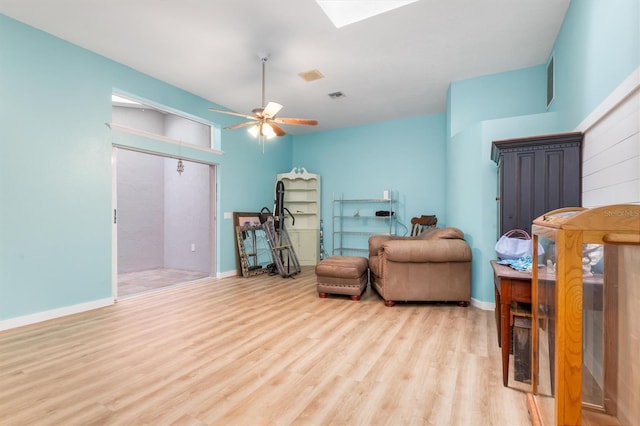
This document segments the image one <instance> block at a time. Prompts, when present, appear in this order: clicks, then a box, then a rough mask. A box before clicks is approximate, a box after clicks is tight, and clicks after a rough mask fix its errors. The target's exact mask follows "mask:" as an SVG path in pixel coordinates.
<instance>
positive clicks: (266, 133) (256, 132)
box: [247, 123, 277, 139]
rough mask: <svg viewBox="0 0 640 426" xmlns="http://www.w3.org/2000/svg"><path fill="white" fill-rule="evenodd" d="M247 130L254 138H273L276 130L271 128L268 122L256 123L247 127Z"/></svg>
mask: <svg viewBox="0 0 640 426" xmlns="http://www.w3.org/2000/svg"><path fill="white" fill-rule="evenodd" d="M247 131H248V132H249V134H250V135H251V136H253V137H254V138H259V137H265V138H267V139H273V138H275V137H276V136H277V135H276V132H275V131H274V130H273V127H271V125H269V123H262V124H260V123H256V124H255V125H253V126H251V127H249V128H248V129H247Z"/></svg>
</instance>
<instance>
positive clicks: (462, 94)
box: [446, 0, 640, 302]
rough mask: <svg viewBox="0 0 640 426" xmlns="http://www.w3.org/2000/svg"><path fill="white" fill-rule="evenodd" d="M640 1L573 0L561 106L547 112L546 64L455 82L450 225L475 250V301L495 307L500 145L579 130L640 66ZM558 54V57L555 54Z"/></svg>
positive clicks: (561, 56) (560, 41)
mask: <svg viewBox="0 0 640 426" xmlns="http://www.w3.org/2000/svg"><path fill="white" fill-rule="evenodd" d="M639 4H640V2H638V1H637V0H628V1H627V0H624V1H619V2H618V1H616V2H605V1H601V0H580V1H573V2H571V5H570V7H569V9H568V11H567V15H566V17H565V21H564V23H563V25H562V28H561V30H560V33H559V35H558V38H557V40H556V43H555V47H554V52H555V68H556V77H555V87H556V92H555V100H554V102H553V103H552V104H551V107H550V108H549V110H548V112H546V98H545V94H546V74H545V73H546V64H542V65H540V66H535V67H531V68H527V69H522V70H516V71H510V72H505V73H500V74H494V75H489V76H482V77H478V78H473V79H468V80H464V81H456V82H452V83H451V85H450V88H449V92H448V105H447V130H448V137H449V139H448V143H447V178H446V188H447V202H446V215H447V220H448V223H449V224H450V225H452V226H458V227H460V228H461V229H463V230H464V231H465V233H466V238H467V240H469V242H470V243H471V245H472V250H473V255H474V260H473V271H472V275H473V277H472V279H473V285H472V297H473V298H474V299H476V300H478V301H482V302H493V277H492V272H491V268H490V265H489V260H491V259H493V258H495V252H494V249H493V247H494V244H495V241H496V240H497V237H498V235H497V205H496V202H495V196H496V195H497V167H496V165H495V164H494V163H493V162H492V161H491V159H490V153H491V142H492V141H493V140H498V139H509V138H516V137H524V136H532V135H541V134H549V133H558V132H568V131H573V130H574V129H575V127H576V126H577V125H578V124H579V123H580V122H581V121H582V120H583V119H584V118H585V117H586V116H587V115H588V114H589V113H591V112H592V111H593V109H594V108H596V107H597V106H598V105H599V104H600V103H601V102H602V101H603V100H604V99H605V98H606V97H607V96H608V95H609V94H610V93H611V92H612V91H613V90H614V89H615V88H616V87H617V86H618V85H619V84H620V83H621V82H622V81H623V80H624V79H626V78H627V77H628V76H629V75H630V74H631V73H632V72H633V71H634V70H636V69H637V68H638V66H640V59H639V51H640V47H639V43H640V35H639V28H640V10H639ZM550 54H551V52H550Z"/></svg>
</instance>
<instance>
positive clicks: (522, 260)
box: [498, 256, 533, 272]
mask: <svg viewBox="0 0 640 426" xmlns="http://www.w3.org/2000/svg"><path fill="white" fill-rule="evenodd" d="M498 264H500V265H507V266H510V267H511V268H513V269H515V270H516V271H521V272H531V265H533V259H531V256H523V257H519V258H517V259H502V260H499V261H498Z"/></svg>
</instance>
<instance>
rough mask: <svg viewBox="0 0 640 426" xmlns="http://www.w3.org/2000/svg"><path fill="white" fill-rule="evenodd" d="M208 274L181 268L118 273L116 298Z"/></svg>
mask: <svg viewBox="0 0 640 426" xmlns="http://www.w3.org/2000/svg"><path fill="white" fill-rule="evenodd" d="M208 276H209V274H207V273H205V272H198V271H187V270H183V269H170V268H158V269H148V270H144V271H136V272H125V273H121V274H118V298H119V299H123V298H127V297H131V296H133V295H138V294H141V293H146V292H149V291H156V290H158V289H162V288H165V287H170V286H174V285H177V284H183V283H185V282H190V281H195V280H199V279H202V278H206V277H208Z"/></svg>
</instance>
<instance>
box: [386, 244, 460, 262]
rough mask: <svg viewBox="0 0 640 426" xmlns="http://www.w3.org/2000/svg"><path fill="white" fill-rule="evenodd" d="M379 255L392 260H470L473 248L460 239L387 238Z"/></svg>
mask: <svg viewBox="0 0 640 426" xmlns="http://www.w3.org/2000/svg"><path fill="white" fill-rule="evenodd" d="M378 255H379V256H382V257H384V260H387V261H391V262H404V263H424V262H468V261H470V260H471V248H470V247H469V244H467V242H466V241H465V240H460V239H439V240H415V239H412V240H408V241H407V240H405V241H397V240H387V241H386V242H384V243H383V244H382V247H380V250H379V251H378Z"/></svg>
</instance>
